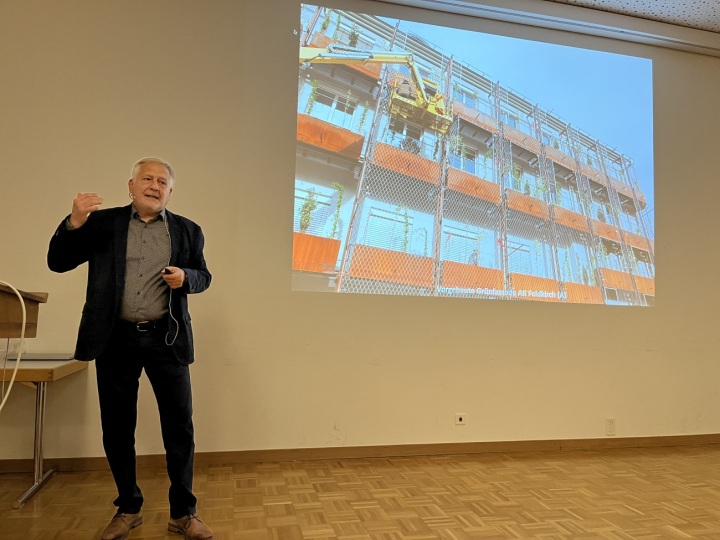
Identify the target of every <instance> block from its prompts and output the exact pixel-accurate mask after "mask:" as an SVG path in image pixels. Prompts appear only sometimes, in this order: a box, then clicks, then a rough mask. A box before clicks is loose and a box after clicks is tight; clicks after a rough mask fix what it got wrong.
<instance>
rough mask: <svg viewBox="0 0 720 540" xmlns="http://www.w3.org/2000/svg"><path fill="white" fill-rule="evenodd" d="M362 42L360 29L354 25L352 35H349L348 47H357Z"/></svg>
mask: <svg viewBox="0 0 720 540" xmlns="http://www.w3.org/2000/svg"><path fill="white" fill-rule="evenodd" d="M359 40H360V28H359V27H358V25H357V24H353V26H352V29H351V30H350V33H349V34H348V45H350V46H351V47H357V45H358V41H359Z"/></svg>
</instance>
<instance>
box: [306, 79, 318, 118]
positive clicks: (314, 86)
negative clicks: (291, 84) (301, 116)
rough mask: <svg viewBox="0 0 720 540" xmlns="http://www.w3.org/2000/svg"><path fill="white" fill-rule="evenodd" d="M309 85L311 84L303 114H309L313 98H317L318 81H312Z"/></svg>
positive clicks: (313, 101)
mask: <svg viewBox="0 0 720 540" xmlns="http://www.w3.org/2000/svg"><path fill="white" fill-rule="evenodd" d="M310 85H311V86H312V89H311V90H310V97H309V98H308V102H307V105H306V106H305V114H310V113H311V112H312V110H313V105H315V100H316V99H317V92H318V82H317V81H312V82H311V83H310Z"/></svg>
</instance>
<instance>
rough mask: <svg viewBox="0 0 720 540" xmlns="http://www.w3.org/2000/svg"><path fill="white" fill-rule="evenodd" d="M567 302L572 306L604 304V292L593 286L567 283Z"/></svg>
mask: <svg viewBox="0 0 720 540" xmlns="http://www.w3.org/2000/svg"><path fill="white" fill-rule="evenodd" d="M565 292H566V293H567V301H568V303H572V304H604V303H605V301H604V300H603V295H602V290H601V289H600V287H595V286H593V285H583V284H582V283H567V282H566V283H565Z"/></svg>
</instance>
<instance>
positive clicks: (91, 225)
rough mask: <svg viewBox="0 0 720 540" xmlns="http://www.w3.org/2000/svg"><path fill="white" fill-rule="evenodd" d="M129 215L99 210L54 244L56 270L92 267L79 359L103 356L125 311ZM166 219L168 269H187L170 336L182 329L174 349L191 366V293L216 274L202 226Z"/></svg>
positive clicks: (175, 296) (51, 258)
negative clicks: (209, 264)
mask: <svg viewBox="0 0 720 540" xmlns="http://www.w3.org/2000/svg"><path fill="white" fill-rule="evenodd" d="M130 212H131V205H128V206H124V207H117V208H108V209H104V210H98V211H96V212H92V213H91V214H90V216H88V220H87V222H85V224H84V225H83V226H82V227H80V228H78V229H73V230H67V228H66V227H65V220H63V222H62V223H60V225H59V226H58V228H57V229H56V231H55V234H54V235H53V237H52V238H51V240H50V247H49V249H48V255H47V262H48V267H49V268H50V270H52V271H53V272H67V271H69V270H73V269H74V268H76V267H78V266H79V265H81V264H82V263H84V262H87V263H88V282H87V292H86V297H85V306H84V307H83V312H82V319H81V320H80V329H79V331H78V338H77V345H76V349H75V358H76V359H78V360H93V359H95V358H97V356H98V355H99V354H101V353H102V352H103V350H104V349H105V346H106V345H107V342H108V340H109V339H110V335H111V333H112V329H113V325H114V324H115V321H116V320H117V318H118V314H119V313H120V305H121V302H122V294H123V290H124V287H125V256H126V251H127V236H128V228H129V222H130ZM165 215H166V218H167V225H168V229H169V231H170V241H171V254H170V262H169V263H168V266H177V267H179V268H182V269H183V270H184V271H185V274H186V276H187V277H186V280H185V283H184V284H183V286H182V287H180V288H178V289H173V290H172V291H171V293H170V294H171V295H172V298H171V300H172V301H171V304H172V309H171V311H172V316H173V317H172V318H171V317H168V327H169V336H171V337H172V336H174V335H175V332H176V331H177V339H175V341H174V343H173V344H172V350H173V352H174V354H175V356H176V358H177V359H178V361H179V362H180V363H182V364H191V363H192V362H193V360H194V351H193V335H192V325H191V324H190V313H189V312H188V302H187V295H188V294H191V293H199V292H202V291H204V290H205V289H207V288H208V287H209V286H210V280H211V279H212V276H211V275H210V272H209V271H208V269H207V266H206V264H205V258H204V256H203V247H204V244H205V239H204V237H203V234H202V230H201V229H200V227H199V226H198V225H197V224H196V223H194V222H192V221H190V220H189V219H187V218H184V217H182V216H178V215H176V214H173V213H171V212H169V211H167V210H165ZM65 219H67V218H65ZM173 318H174V319H175V321H177V322H178V323H179V327H178V325H177V324H176V323H175V321H173V320H172V319H173Z"/></svg>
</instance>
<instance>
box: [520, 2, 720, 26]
mask: <svg viewBox="0 0 720 540" xmlns="http://www.w3.org/2000/svg"><path fill="white" fill-rule="evenodd" d="M534 1H536V2H555V3H557V4H570V5H574V6H580V7H585V8H591V9H597V10H600V11H607V12H610V13H618V14H620V15H629V16H632V17H638V18H641V19H649V20H652V21H659V22H664V23H670V24H675V25H678V26H686V27H688V28H696V29H698V30H707V31H709V32H717V33H720V0H534Z"/></svg>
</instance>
